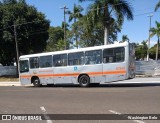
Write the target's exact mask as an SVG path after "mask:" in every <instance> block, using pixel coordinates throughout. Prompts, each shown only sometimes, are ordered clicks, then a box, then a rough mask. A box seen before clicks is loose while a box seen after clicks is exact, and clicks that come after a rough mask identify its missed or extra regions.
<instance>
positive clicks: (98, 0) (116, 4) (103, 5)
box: [79, 0, 133, 44]
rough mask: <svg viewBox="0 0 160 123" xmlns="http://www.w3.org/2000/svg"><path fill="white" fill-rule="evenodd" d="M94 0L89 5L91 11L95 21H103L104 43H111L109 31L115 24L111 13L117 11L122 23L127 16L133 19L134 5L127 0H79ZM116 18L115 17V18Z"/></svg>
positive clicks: (119, 20)
mask: <svg viewBox="0 0 160 123" xmlns="http://www.w3.org/2000/svg"><path fill="white" fill-rule="evenodd" d="M79 1H81V2H83V1H94V3H93V4H92V5H91V6H90V7H89V11H88V12H89V13H92V15H93V16H92V20H93V21H94V23H97V22H101V23H102V24H103V26H104V44H108V43H109V31H110V28H111V25H113V18H112V17H111V13H112V12H114V13H115V17H116V20H117V21H118V23H119V24H120V25H121V24H122V23H123V21H124V18H125V17H126V18H127V19H128V20H133V14H132V7H131V5H130V4H129V3H128V2H127V1H125V0H79ZM114 20H115V19H114Z"/></svg>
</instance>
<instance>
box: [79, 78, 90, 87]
mask: <svg viewBox="0 0 160 123" xmlns="http://www.w3.org/2000/svg"><path fill="white" fill-rule="evenodd" d="M80 83H81V86H88V85H89V77H88V76H83V77H82V78H81V79H80Z"/></svg>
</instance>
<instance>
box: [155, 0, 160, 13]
mask: <svg viewBox="0 0 160 123" xmlns="http://www.w3.org/2000/svg"><path fill="white" fill-rule="evenodd" d="M159 7H160V0H159V1H158V3H157V4H156V6H155V11H157V10H158V9H159Z"/></svg>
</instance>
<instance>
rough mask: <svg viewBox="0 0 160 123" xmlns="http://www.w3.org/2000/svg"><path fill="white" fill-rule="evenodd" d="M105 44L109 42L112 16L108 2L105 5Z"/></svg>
mask: <svg viewBox="0 0 160 123" xmlns="http://www.w3.org/2000/svg"><path fill="white" fill-rule="evenodd" d="M104 17H105V19H104V45H107V44H109V23H110V16H109V11H108V6H107V4H105V5H104Z"/></svg>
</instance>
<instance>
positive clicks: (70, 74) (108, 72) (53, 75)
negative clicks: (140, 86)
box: [20, 70, 126, 78]
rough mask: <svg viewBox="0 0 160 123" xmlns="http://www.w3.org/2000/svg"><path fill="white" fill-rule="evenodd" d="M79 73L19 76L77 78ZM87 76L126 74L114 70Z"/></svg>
mask: <svg viewBox="0 0 160 123" xmlns="http://www.w3.org/2000/svg"><path fill="white" fill-rule="evenodd" d="M79 74H81V73H63V74H34V75H21V76H20V77H21V78H30V77H31V76H38V77H41V78H43V77H60V76H78V75H79ZM87 74H88V75H91V76H94V75H95V76H96V75H97V76H98V75H107V74H126V71H125V70H115V71H105V72H88V73H87Z"/></svg>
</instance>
